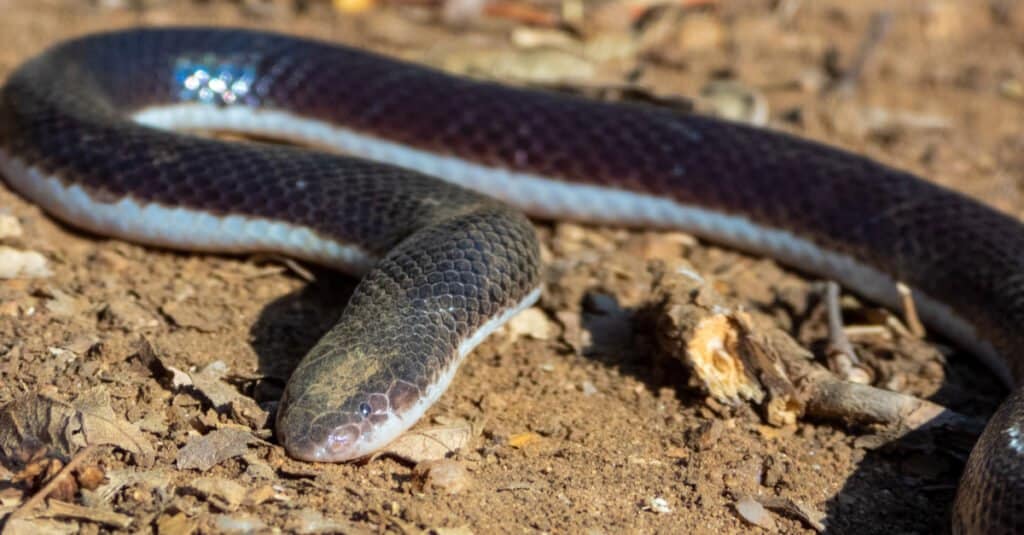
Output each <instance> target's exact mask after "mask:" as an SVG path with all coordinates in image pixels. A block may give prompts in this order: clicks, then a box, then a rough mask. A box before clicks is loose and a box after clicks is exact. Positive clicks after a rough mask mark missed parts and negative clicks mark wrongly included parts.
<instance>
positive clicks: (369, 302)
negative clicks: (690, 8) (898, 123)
mask: <svg viewBox="0 0 1024 535" xmlns="http://www.w3.org/2000/svg"><path fill="white" fill-rule="evenodd" d="M193 129H201V130H207V129H209V130H221V131H241V132H246V133H250V134H263V135H271V136H274V137H278V138H286V139H289V140H292V141H296V142H300V143H305V144H312V145H318V146H326V147H331V148H333V149H338V150H340V151H343V152H345V153H348V154H356V155H359V156H362V157H366V158H368V159H369V160H375V162H370V161H368V160H362V159H356V158H349V157H344V156H339V155H336V154H328V153H325V152H320V151H316V150H313V149H309V148H299V147H292V146H277V145H275V146H264V145H254V144H238V143H228V142H225V141H218V140H212V139H206V138H199V137H194V136H191V135H187V134H183V133H179V132H174V131H171V130H193ZM378 162H380V163H378ZM0 173H2V174H3V176H4V177H5V180H6V181H7V183H8V184H9V185H10V186H11V187H12V188H13V189H14V190H16V191H18V192H20V193H21V194H22V195H24V196H25V197H26V198H28V199H30V200H32V201H34V202H35V203H37V204H39V205H41V206H42V207H43V208H44V209H45V210H47V211H48V212H49V213H50V214H52V215H53V216H55V217H57V218H60V219H62V220H65V221H67V222H69V223H71V224H74V225H77V226H80V227H83V228H86V229H89V230H92V231H95V232H99V233H103V234H108V235H112V236H117V237H121V238H125V239H130V240H136V241H139V242H143V243H148V244H154V245H159V246H166V247H173V248H179V249H190V250H203V251H224V252H246V251H273V252H279V253H285V254H289V255H294V256H297V257H300V258H304V259H308V260H311V261H314V262H318V263H321V264H325V265H328V266H332V267H336V268H339V269H342V270H345V271H348V272H350V273H354V274H358V275H361V276H362V277H363V278H362V280H361V282H360V283H359V285H358V286H357V288H356V290H355V292H354V294H353V296H352V297H351V300H350V303H349V305H348V307H347V308H346V309H345V311H344V313H343V314H342V316H341V318H340V319H339V321H338V323H337V324H336V325H335V326H334V327H333V328H332V329H331V330H330V331H329V332H328V333H327V334H326V335H324V336H323V338H322V339H321V340H320V341H319V342H318V343H317V344H316V345H315V346H314V347H313V349H312V350H310V352H309V354H308V355H307V356H306V357H305V358H304V359H303V360H302V362H301V363H300V364H299V366H298V368H297V369H296V371H295V372H294V375H293V376H292V377H291V379H290V380H289V382H288V385H287V386H286V389H285V394H284V397H283V399H282V400H281V404H280V407H279V410H278V416H277V422H276V427H277V433H278V437H279V439H280V440H281V441H282V443H283V444H284V446H285V448H286V449H287V451H288V452H289V454H291V455H292V456H294V457H297V458H299V459H306V460H316V461H344V460H349V459H353V458H358V457H361V456H365V455H367V454H369V453H371V452H373V451H374V450H376V449H378V448H380V447H382V446H383V445H384V444H386V443H387V442H388V441H390V440H391V439H393V438H394V437H395V436H397V435H398V434H399V433H401V432H402V431H403V430H405V429H407V428H408V427H409V426H411V425H412V424H413V423H414V422H415V421H416V420H417V419H418V418H419V417H420V416H421V415H422V414H423V412H424V411H425V410H426V408H427V407H428V406H429V405H430V404H431V403H433V402H434V401H435V400H436V399H437V398H438V397H439V396H440V394H441V393H442V392H443V391H444V389H445V388H446V387H447V385H448V383H449V382H450V380H451V378H452V375H453V374H454V373H455V370H456V368H457V366H458V364H459V362H460V361H461V360H462V358H463V357H464V356H465V355H466V354H467V353H469V352H470V351H471V350H472V348H473V347H474V346H475V345H476V344H477V343H479V342H480V341H481V340H482V339H483V338H484V337H485V336H487V334H488V333H490V332H491V331H492V330H494V329H495V328H496V327H498V326H499V325H501V323H502V322H504V321H505V320H507V319H508V318H509V317H511V315H513V314H515V313H516V312H517V311H519V310H521V309H523V308H524V307H527V306H530V305H531V304H532V303H534V302H535V301H536V299H537V297H538V295H539V270H540V258H539V253H538V245H537V242H536V238H535V236H534V231H533V229H532V227H531V225H530V223H529V221H528V220H527V219H526V218H525V217H524V216H523V215H521V213H520V212H519V211H517V210H516V209H514V208H512V207H515V208H519V209H522V210H524V211H526V212H529V213H530V214H532V215H535V216H539V217H546V218H571V219H576V220H584V221H594V222H609V223H618V224H628V225H637V226H640V225H642V226H651V227H658V228H677V229H682V230H685V231H688V232H692V233H695V234H697V235H699V236H702V237H705V238H708V239H710V240H714V241H717V242H721V243H724V244H727V245H731V246H735V247H738V248H741V249H743V250H747V251H751V252H754V253H759V254H765V255H769V256H772V257H774V258H776V259H778V260H780V261H782V262H784V263H787V264H790V265H792V266H795V267H797V268H800V269H802V270H805V271H807V272H810V273H815V274H820V275H823V276H827V277H831V278H834V279H837V280H839V281H840V282H842V283H843V284H845V285H846V286H848V287H849V288H851V289H853V290H855V291H857V292H859V293H861V294H862V295H864V296H865V297H868V298H870V299H873V300H876V301H878V302H880V303H882V304H887V305H890V306H892V305H895V304H896V303H897V299H898V295H897V292H896V288H895V284H896V281H901V282H904V283H906V284H908V285H909V286H911V287H912V288H913V289H914V291H915V298H916V300H917V303H918V307H919V310H920V312H921V315H922V316H923V317H924V319H925V321H926V322H927V323H929V324H931V325H932V326H934V327H935V328H937V329H939V330H940V331H941V332H943V333H944V334H946V335H947V336H949V337H950V338H951V339H953V340H954V341H956V342H957V343H959V344H961V345H963V346H964V347H966V348H968V349H970V350H971V351H973V352H974V353H975V354H977V355H978V356H979V357H980V358H981V359H983V360H984V361H985V362H986V363H987V364H988V365H989V367H991V368H992V369H993V370H994V371H995V372H996V373H997V374H998V375H999V376H1000V377H1001V378H1002V379H1003V380H1004V381H1005V382H1006V383H1007V384H1008V385H1011V386H1012V385H1016V384H1019V383H1020V381H1021V380H1022V378H1024V329H1021V325H1024V225H1022V224H1021V223H1020V222H1018V221H1017V220H1015V219H1013V218H1011V217H1008V216H1006V215H1003V214H1001V213H999V212H997V211H995V210H993V209H991V208H989V207H986V206H984V205H982V204H980V203H978V202H975V201H973V200H970V199H968V198H967V197H965V196H962V195H960V194H957V193H955V192H952V191H949V190H946V189H943V188H941V187H939V186H936V185H933V184H931V183H929V182H926V181H924V180H921V179H919V178H916V177H914V176H912V175H910V174H908V173H906V172H903V171H900V170H896V169H893V168H890V167H887V166H884V165H881V164H879V163H876V162H873V161H871V160H869V159H866V158H864V157H861V156H857V155H854V154H850V153H847V152H844V151H840V150H837V149H834V148H831V147H827V146H824V145H821V144H818V143H814V142H810V141H806V140H803V139H800V138H797V137H794V136H791V135H787V134H783V133H778V132H771V131H768V130H764V129H758V128H752V127H748V126H743V125H739V124H733V123H730V122H725V121H722V120H717V119H712V118H708V117H702V116H699V115H692V114H679V113H674V112H669V111H664V110H658V109H654V108H650V107H639V106H629V105H621V104H618V105H616V104H609V103H600V102H593V101H589V100H586V99H582V98H577V97H572V96H567V95H561V94H553V93H546V92H540V91H532V90H526V89H519V88H512V87H507V86H503V85H500V84H495V83H489V82H483V81H475V80H469V79H465V78H460V77H454V76H450V75H447V74H443V73H440V72H438V71H435V70H431V69H429V68H425V67H422V66H417V65H412V64H408V63H403V62H400V61H396V60H392V59H388V58H384V57H381V56H378V55H374V54H371V53H367V52H364V51H359V50H355V49H351V48H345V47H340V46H336V45H331V44H326V43H321V42H317V41H312V40H306V39H301V38H296V37H289V36H284V35H277V34H272V33H264V32H254V31H245V30H234V29H212V28H164V29H135V30H126V31H117V32H112V33H103V34H95V35H89V36H85V37H80V38H77V39H73V40H70V41H66V42H63V43H60V44H57V45H55V46H54V47H52V48H50V49H49V50H47V51H46V52H44V53H42V54H41V55H39V56H37V57H35V58H34V59H31V60H30V61H28V62H26V63H25V64H23V65H22V66H21V67H20V68H18V69H17V70H16V71H15V72H14V73H13V74H11V75H10V77H9V78H8V79H7V81H6V83H5V85H4V86H3V88H2V90H0ZM433 176H437V177H441V178H443V179H445V180H447V181H448V182H444V181H441V180H438V179H435V178H433ZM476 191H479V192H484V193H486V194H487V196H484V195H482V194H481V193H477V192H476ZM492 198H495V199H500V200H501V202H499V201H498V200H492ZM953 507H954V512H953V524H954V526H953V527H954V531H956V532H958V533H1015V532H1024V390H1020V389H1017V390H1015V391H1014V392H1013V393H1012V394H1011V395H1010V396H1008V398H1007V399H1006V400H1005V401H1004V403H1003V404H1002V405H1001V406H1000V408H999V409H998V411H997V412H996V414H995V415H994V416H993V417H992V418H991V420H990V422H989V424H988V426H987V428H986V430H985V432H984V434H983V435H982V437H981V438H980V439H979V441H978V442H977V444H976V445H975V447H974V449H973V451H972V453H971V456H970V459H969V461H968V463H967V467H966V469H965V472H964V475H963V478H962V481H961V483H960V486H959V489H958V492H957V499H956V502H955V504H954V506H953Z"/></svg>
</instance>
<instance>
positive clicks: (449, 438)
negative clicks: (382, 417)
mask: <svg viewBox="0 0 1024 535" xmlns="http://www.w3.org/2000/svg"><path fill="white" fill-rule="evenodd" d="M472 438H473V426H471V425H470V424H469V423H468V422H465V423H463V424H458V425H453V426H446V427H435V428H432V429H421V430H413V431H408V432H406V433H405V434H403V435H402V436H400V437H398V439H397V440H395V441H394V442H392V443H391V444H388V446H387V447H386V448H384V449H383V450H382V451H381V452H380V453H381V454H387V455H394V456H395V457H399V458H401V459H405V460H407V461H410V462H414V463H420V462H423V461H433V460H436V459H443V458H445V457H446V456H448V454H450V453H452V452H454V451H458V450H459V449H462V448H463V447H465V446H466V445H467V444H469V441H470V439H472Z"/></svg>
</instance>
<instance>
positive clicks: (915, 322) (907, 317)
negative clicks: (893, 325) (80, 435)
mask: <svg viewBox="0 0 1024 535" xmlns="http://www.w3.org/2000/svg"><path fill="white" fill-rule="evenodd" d="M896 291H897V292H899V294H900V301H901V302H902V305H903V321H905V322H907V328H908V329H910V334H913V335H914V336H916V337H917V338H924V334H925V331H924V324H922V323H921V318H920V317H919V316H918V315H917V306H916V305H914V293H913V292H912V291H911V290H910V287H909V286H907V285H906V284H903V283H902V282H898V283H896Z"/></svg>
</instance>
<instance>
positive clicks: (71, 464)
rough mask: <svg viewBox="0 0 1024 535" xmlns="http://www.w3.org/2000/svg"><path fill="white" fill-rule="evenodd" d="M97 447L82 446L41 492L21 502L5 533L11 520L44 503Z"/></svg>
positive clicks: (8, 521) (8, 519)
mask: <svg viewBox="0 0 1024 535" xmlns="http://www.w3.org/2000/svg"><path fill="white" fill-rule="evenodd" d="M95 449H96V446H95V445H94V444H90V445H88V446H86V447H84V448H82V449H81V450H80V451H79V452H78V453H77V454H75V456H74V457H73V458H72V459H71V460H70V461H68V464H66V465H64V468H61V469H60V472H57V474H56V475H55V476H53V477H52V478H50V481H48V482H47V483H46V485H43V488H41V489H39V492H37V493H35V494H34V495H33V496H32V497H31V498H29V499H28V500H25V503H23V504H21V507H18V508H17V509H15V510H14V512H12V513H11V514H10V515H9V516H8V517H7V522H6V523H5V528H4V533H5V534H6V533H7V532H8V530H7V529H6V526H10V525H11V521H13V520H16V519H18V518H21V517H23V516H25V515H26V514H28V512H29V511H31V510H32V509H33V508H34V507H35V506H37V505H39V504H40V503H42V501H43V500H45V499H46V497H47V496H49V495H50V493H51V492H53V489H55V488H56V487H57V485H58V484H59V483H60V482H61V480H63V479H64V477H66V476H67V475H69V474H71V471H72V470H74V469H76V468H78V465H80V464H82V463H83V462H85V459H86V458H87V457H89V455H90V454H92V452H93V450H95Z"/></svg>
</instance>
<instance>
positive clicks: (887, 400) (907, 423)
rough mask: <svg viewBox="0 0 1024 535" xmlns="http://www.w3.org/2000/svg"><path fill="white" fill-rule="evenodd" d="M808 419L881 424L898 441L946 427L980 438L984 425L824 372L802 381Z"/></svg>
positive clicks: (978, 421)
mask: <svg viewBox="0 0 1024 535" xmlns="http://www.w3.org/2000/svg"><path fill="white" fill-rule="evenodd" d="M801 391H802V393H803V394H804V395H805V400H806V402H807V415H808V416H813V417H817V418H824V419H829V420H837V419H838V420H842V421H844V422H846V423H848V424H855V425H869V424H881V425H884V426H886V427H888V428H889V430H890V432H891V433H892V434H894V435H895V436H896V437H899V436H903V435H906V434H907V433H909V432H911V431H915V430H918V429H924V428H930V427H935V426H945V427H948V428H950V429H952V430H955V431H962V432H966V433H970V434H972V435H977V434H980V433H981V430H982V428H983V427H984V422H983V421H980V420H977V419H975V418H970V417H968V416H964V415H962V414H960V413H957V412H955V411H952V410H950V409H947V408H946V407H943V406H942V405H939V404H936V403H933V402H931V401H928V400H924V399H920V398H917V397H914V396H911V395H908V394H901V393H899V392H893V391H891V390H883V389H881V388H875V387H873V386H869V385H859V384H855V383H849V382H845V381H839V380H837V379H836V378H835V377H832V376H831V374H829V373H828V372H827V371H825V370H822V369H820V368H819V369H817V370H811V371H810V372H809V373H808V374H807V375H806V376H804V377H803V378H802V380H801Z"/></svg>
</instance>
